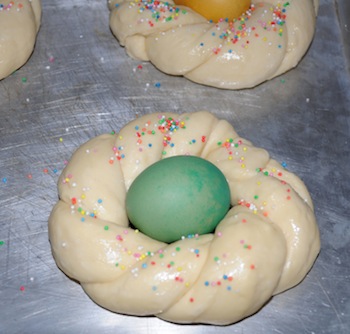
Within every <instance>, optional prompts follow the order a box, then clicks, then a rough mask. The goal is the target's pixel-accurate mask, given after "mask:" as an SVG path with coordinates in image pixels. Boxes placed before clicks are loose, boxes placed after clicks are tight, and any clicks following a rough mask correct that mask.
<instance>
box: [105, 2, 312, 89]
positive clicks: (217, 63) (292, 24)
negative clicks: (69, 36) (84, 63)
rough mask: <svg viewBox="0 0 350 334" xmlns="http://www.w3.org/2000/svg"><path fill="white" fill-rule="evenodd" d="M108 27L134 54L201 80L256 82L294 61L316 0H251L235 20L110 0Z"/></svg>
mask: <svg viewBox="0 0 350 334" xmlns="http://www.w3.org/2000/svg"><path fill="white" fill-rule="evenodd" d="M109 8H110V9H111V13H110V27H111V30H112V32H113V34H114V35H115V36H116V38H117V39H118V41H119V43H120V44H121V45H122V46H125V48H126V52H127V53H128V54H129V55H130V56H131V57H133V58H136V59H140V60H144V61H151V62H152V63H153V64H154V65H155V66H156V67H157V68H159V69H160V70H161V71H163V72H165V73H167V74H171V75H183V76H185V77H186V78H188V79H190V80H192V81H194V82H197V83H200V84H204V85H209V86H214V87H219V88H224V89H241V88H249V87H254V86H256V85H258V84H260V83H262V82H264V81H266V80H269V79H271V78H273V77H275V76H278V75H280V74H282V73H284V72H286V71H288V70H289V69H291V68H293V67H295V66H296V65H297V64H298V63H299V61H300V59H301V58H302V57H303V55H304V54H305V52H306V51H307V49H308V47H309V45H310V43H311V40H312V38H313V35H314V30H315V20H316V13H317V8H318V1H313V0H305V1H297V0H292V1H289V2H284V1H281V0H265V1H257V0H253V1H252V9H251V10H250V11H248V12H246V13H244V14H242V16H241V17H240V18H239V19H237V20H236V21H235V22H226V21H225V20H222V21H221V22H218V23H212V22H208V21H207V20H206V19H205V18H204V17H203V16H201V15H199V14H198V13H196V12H194V11H193V10H192V9H190V8H188V7H184V6H176V5H175V4H174V2H173V1H166V2H165V1H150V2H147V4H146V3H145V2H142V1H130V0H124V1H123V0H118V1H110V2H109Z"/></svg>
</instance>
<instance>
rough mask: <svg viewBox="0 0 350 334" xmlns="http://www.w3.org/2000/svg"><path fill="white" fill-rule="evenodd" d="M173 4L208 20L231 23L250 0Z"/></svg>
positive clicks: (198, 0) (196, 0) (186, 0)
mask: <svg viewBox="0 0 350 334" xmlns="http://www.w3.org/2000/svg"><path fill="white" fill-rule="evenodd" d="M174 2H175V4H177V5H182V6H186V7H190V8H191V9H193V10H194V11H196V12H197V13H199V14H201V15H202V16H204V17H205V18H207V19H208V20H212V21H213V22H218V21H219V20H220V19H228V20H230V21H232V20H233V19H236V18H238V17H239V16H240V15H241V14H243V13H244V12H245V11H246V10H248V9H249V6H250V5H251V0H174Z"/></svg>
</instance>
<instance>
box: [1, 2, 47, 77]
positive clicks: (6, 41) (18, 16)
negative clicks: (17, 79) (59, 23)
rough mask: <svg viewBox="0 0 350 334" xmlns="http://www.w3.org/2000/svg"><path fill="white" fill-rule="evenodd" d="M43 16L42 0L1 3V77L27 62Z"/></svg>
mask: <svg viewBox="0 0 350 334" xmlns="http://www.w3.org/2000/svg"><path fill="white" fill-rule="evenodd" d="M40 20H41V0H11V1H10V0H5V1H3V2H2V3H1V4H0V80H1V79H4V78H5V77H7V76H9V75H10V74H12V73H13V72H14V71H15V70H17V69H18V68H20V67H21V66H22V65H24V64H25V63H26V62H27V60H28V59H29V57H30V55H31V54H32V52H33V49H34V45H35V40H36V35H37V33H38V30H39V27H40Z"/></svg>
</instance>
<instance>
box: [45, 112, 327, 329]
mask: <svg viewBox="0 0 350 334" xmlns="http://www.w3.org/2000/svg"><path fill="white" fill-rule="evenodd" d="M175 155H195V156H200V157H202V158H204V159H207V160H209V161H211V162H212V163H214V164H215V165H216V166H217V167H218V168H219V169H220V170H221V171H222V172H223V173H224V175H225V176H226V178H227V180H228V183H229V186H230V192H231V203H232V209H231V210H230V211H229V212H228V213H227V215H226V217H225V218H224V219H223V220H222V221H221V222H220V224H219V225H218V226H217V228H216V230H215V232H214V233H213V234H207V235H200V236H189V237H186V238H183V239H182V240H179V241H177V242H174V243H172V244H164V243H162V242H159V241H156V240H152V239H151V238H149V237H147V236H146V235H144V234H142V233H141V232H138V231H135V230H133V229H131V228H130V227H129V222H128V218H127V215H126V209H125V197H126V193H127V190H128V188H129V187H130V185H131V183H132V182H133V180H134V179H135V178H136V176H137V175H139V174H140V173H141V172H142V171H143V170H144V169H145V168H147V167H148V166H150V165H151V164H153V163H154V162H157V161H159V160H160V159H162V158H166V157H170V156H175ZM58 188H59V196H60V200H59V202H58V203H57V204H56V206H55V207H54V209H53V211H52V213H51V216H50V218H49V236H50V241H51V246H52V251H53V255H54V258H55V260H56V262H57V265H58V266H59V268H61V269H62V270H63V271H64V272H65V273H66V274H67V275H68V276H70V277H72V278H73V279H75V280H77V281H79V282H80V283H81V285H82V287H83V289H84V290H85V291H86V293H87V294H88V295H89V296H90V297H91V298H92V299H93V300H94V301H95V302H96V303H98V304H100V305H102V306H103V307H105V308H107V309H110V310H112V311H114V312H118V313H123V314H132V315H140V316H144V315H156V316H157V317H160V318H162V319H165V320H169V321H172V322H176V323H192V322H198V323H210V324H220V325H223V324H230V323H233V322H236V321H238V320H240V319H242V318H244V317H247V316H249V315H251V314H253V313H254V312H256V311H257V310H259V309H260V308H261V307H262V306H263V305H264V304H265V303H266V302H267V301H268V300H269V299H270V298H271V296H272V295H274V294H276V293H279V292H281V291H284V290H286V289H289V288H291V287H293V286H295V285H296V284H298V283H299V282H300V281H301V280H302V279H303V278H304V277H305V275H306V274H307V272H308V271H309V270H310V268H311V266H312V264H313V262H314V260H315V258H316V256H317V254H318V252H319V249H320V239H319V231H318V227H317V224H316V221H315V216H314V214H313V207H312V202H311V198H310V196H309V193H308V191H307V189H306V187H305V185H304V184H303V182H302V181H301V180H300V179H299V178H298V177H297V176H295V175H294V174H292V173H290V172H287V171H286V170H285V169H284V168H283V167H282V166H281V165H280V164H278V163H277V162H276V161H274V160H271V159H270V157H269V155H268V153H267V152H266V151H265V150H263V149H260V148H256V147H254V146H253V145H252V144H251V143H250V142H249V141H247V140H245V139H243V138H240V137H238V135H237V134H236V132H235V130H234V129H233V127H232V126H231V125H230V124H229V123H228V122H227V121H225V120H218V119H217V118H216V117H214V116H213V115H212V114H210V113H208V112H196V113H189V114H183V115H180V116H179V115H176V114H172V113H165V114H150V115H145V116H142V117H141V118H139V119H136V120H134V121H132V122H131V123H129V124H128V125H126V126H125V127H124V128H123V129H122V130H121V131H120V133H119V134H117V135H113V134H109V135H108V134H106V135H101V136H99V137H96V138H94V139H92V140H90V141H89V142H87V143H85V144H84V145H82V146H81V147H80V148H79V149H78V150H77V151H76V152H75V153H74V154H73V156H72V158H71V160H70V162H69V164H68V165H67V166H66V168H65V169H64V171H63V172H62V174H61V176H60V178H59V183H58Z"/></svg>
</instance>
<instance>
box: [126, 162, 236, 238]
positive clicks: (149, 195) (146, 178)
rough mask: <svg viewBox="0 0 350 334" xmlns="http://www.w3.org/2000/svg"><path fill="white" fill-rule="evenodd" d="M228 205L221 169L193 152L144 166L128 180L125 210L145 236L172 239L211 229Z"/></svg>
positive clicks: (206, 231)
mask: <svg viewBox="0 0 350 334" xmlns="http://www.w3.org/2000/svg"><path fill="white" fill-rule="evenodd" d="M229 207H230V189H229V186H228V183H227V181H226V178H225V176H224V175H223V174H222V172H221V171H220V170H219V169H218V168H217V167H216V166H215V165H213V164H212V163H211V162H209V161H207V160H204V159H202V158H199V157H195V156H175V157H171V158H166V159H163V160H160V161H158V162H156V163H155V164H153V165H151V166H150V167H148V168H147V169H145V170H144V171H143V172H142V173H141V174H140V175H139V176H138V177H137V178H136V179H135V180H134V182H133V183H132V184H131V187H130V189H129V191H128V193H127V196H126V211H127V214H128V217H129V219H130V221H131V223H132V224H133V225H134V226H135V227H136V228H137V229H139V230H140V231H141V232H143V233H144V234H146V235H148V236H149V237H151V238H153V239H156V240H159V241H163V242H167V243H170V242H173V241H176V240H179V239H181V237H188V236H190V235H194V234H206V233H211V232H213V231H214V229H215V227H216V226H217V225H218V223H219V222H220V221H221V220H222V219H223V217H224V216H225V215H226V213H227V211H228V209H229Z"/></svg>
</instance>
